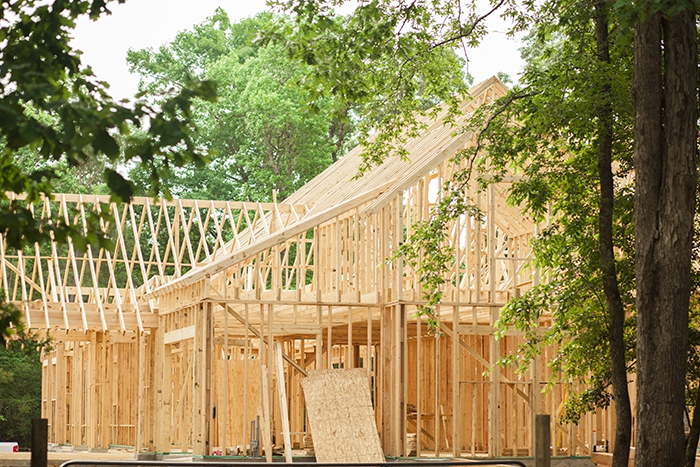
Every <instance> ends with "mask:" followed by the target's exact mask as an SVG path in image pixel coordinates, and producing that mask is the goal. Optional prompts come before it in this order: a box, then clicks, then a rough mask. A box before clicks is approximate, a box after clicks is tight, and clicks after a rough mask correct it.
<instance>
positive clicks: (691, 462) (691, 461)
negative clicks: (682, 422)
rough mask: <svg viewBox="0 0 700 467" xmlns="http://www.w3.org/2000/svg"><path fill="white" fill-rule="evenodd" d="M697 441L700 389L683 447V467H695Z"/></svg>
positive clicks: (698, 438)
mask: <svg viewBox="0 0 700 467" xmlns="http://www.w3.org/2000/svg"><path fill="white" fill-rule="evenodd" d="M698 440H700V388H698V391H697V394H696V395H695V406H694V408H693V421H692V422H691V425H690V433H688V440H687V442H686V445H685V467H695V458H696V457H697V455H698V453H697V449H698Z"/></svg>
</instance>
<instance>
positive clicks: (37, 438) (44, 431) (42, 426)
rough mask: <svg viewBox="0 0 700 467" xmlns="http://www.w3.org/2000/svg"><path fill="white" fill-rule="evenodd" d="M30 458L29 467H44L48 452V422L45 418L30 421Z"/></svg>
mask: <svg viewBox="0 0 700 467" xmlns="http://www.w3.org/2000/svg"><path fill="white" fill-rule="evenodd" d="M31 450H32V458H31V461H30V466H31V467H46V465H47V463H48V451H49V421H48V420H47V419H45V418H35V419H32V444H31Z"/></svg>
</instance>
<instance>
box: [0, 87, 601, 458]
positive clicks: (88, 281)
mask: <svg viewBox="0 0 700 467" xmlns="http://www.w3.org/2000/svg"><path fill="white" fill-rule="evenodd" d="M505 91H506V89H505V87H504V86H503V85H502V84H501V83H500V81H498V80H497V79H495V78H492V79H490V80H487V81H485V82H483V83H481V84H479V85H477V86H475V87H474V88H472V90H471V95H472V96H473V100H470V101H467V102H465V104H464V112H465V114H466V115H467V116H468V115H469V114H470V113H471V112H473V110H474V109H475V108H477V107H478V106H479V105H481V104H483V103H488V102H491V101H492V100H494V99H495V98H497V97H499V96H501V95H503V94H504V93H505ZM441 119H442V116H440V117H439V118H438V119H437V120H436V121H432V122H431V121H428V122H426V129H425V130H424V131H423V132H422V134H421V135H420V136H419V137H417V138H414V139H412V140H410V141H409V142H408V144H407V148H408V149H409V152H410V156H409V159H410V161H407V160H399V159H394V160H390V161H387V162H386V163H385V164H383V165H382V166H380V167H377V168H375V169H374V170H372V171H370V172H369V173H367V174H366V175H365V176H363V177H361V178H358V179H354V178H353V176H354V175H355V174H356V171H357V168H358V166H359V163H360V158H359V150H354V151H352V152H351V153H350V154H349V155H347V156H346V157H344V158H343V159H341V160H340V161H339V162H338V163H336V164H334V165H333V166H332V167H331V168H329V169H328V170H326V171H325V172H324V173H322V174H321V175H319V176H318V177H316V178H315V179H314V180H312V181H311V182H310V183H309V184H308V185H306V186H305V187H304V188H302V189H301V190H300V191H299V192H297V193H296V194H294V195H293V196H292V197H290V198H289V199H288V200H286V201H285V202H283V203H242V202H225V201H195V200H173V201H164V200H159V201H153V200H151V199H146V198H136V199H134V200H133V202H132V203H131V204H125V205H117V204H114V203H109V200H108V199H107V198H104V197H98V196H85V195H56V197H55V199H54V200H51V201H49V200H44V201H43V202H42V203H40V204H37V205H35V206H32V208H33V209H34V212H35V216H37V217H39V216H41V217H42V218H49V217H53V218H57V217H58V218H60V219H63V220H64V221H66V222H71V223H76V224H79V225H84V224H85V222H86V219H87V217H86V213H89V212H94V211H97V210H109V211H110V212H111V213H112V216H113V221H112V222H103V224H102V227H103V229H104V231H105V232H108V233H110V234H111V235H113V238H116V242H115V247H114V249H113V250H111V251H107V250H103V249H100V250H96V249H88V250H87V251H77V249H76V248H75V247H74V246H73V245H72V244H71V243H68V244H67V245H58V244H56V243H55V242H54V243H53V244H51V245H48V246H40V245H35V246H33V247H32V248H28V249H26V250H25V251H9V250H8V249H6V247H5V244H4V239H3V238H2V237H0V265H1V266H0V276H1V277H0V279H1V281H2V287H3V289H4V293H5V294H6V296H5V298H6V299H7V300H10V301H13V302H15V303H17V304H18V305H19V306H20V307H21V308H22V310H23V311H24V314H25V321H26V324H27V325H28V327H29V328H31V329H33V330H39V331H41V332H46V331H48V332H49V333H50V335H51V336H52V337H53V338H54V340H55V344H54V350H53V351H51V352H48V353H46V354H45V355H44V357H43V365H44V377H43V391H42V393H43V401H42V412H43V416H45V417H46V418H48V419H49V437H50V441H51V442H54V443H59V444H66V443H70V444H72V445H74V446H87V447H90V448H107V447H109V446H114V445H128V446H135V447H136V449H137V450H138V451H155V452H163V453H167V452H180V451H188V452H193V453H194V454H196V455H207V454H210V453H211V452H212V449H213V448H215V447H220V448H221V447H233V446H245V445H246V444H248V440H249V438H250V422H251V420H254V419H255V417H256V416H257V415H263V419H264V421H265V422H266V423H265V424H264V430H263V431H264V436H263V441H264V443H265V444H266V445H267V444H269V441H268V440H267V439H268V438H267V436H266V435H267V434H268V433H269V434H270V435H271V437H272V439H273V440H274V443H275V444H276V445H278V446H280V445H282V439H283V438H286V437H287V436H288V437H289V439H290V443H291V445H292V447H304V445H305V444H307V445H308V443H309V439H308V437H307V436H306V435H307V434H308V433H307V424H306V421H305V411H304V400H303V394H302V392H301V386H300V384H299V380H300V378H303V377H304V375H305V374H306V373H307V371H308V370H309V369H315V368H364V369H366V371H367V374H368V375H369V376H370V378H371V379H370V381H371V384H372V394H373V399H374V406H375V410H376V420H377V426H378V429H379V433H380V437H381V441H382V445H383V448H384V451H385V454H386V455H393V456H405V455H407V453H408V451H409V449H413V450H414V451H416V454H417V455H425V454H432V455H452V456H475V455H489V456H523V455H528V456H532V455H533V454H534V451H533V446H534V443H533V432H534V414H537V413H549V414H552V415H553V417H552V420H553V425H552V433H551V434H552V437H551V439H552V445H553V449H554V452H553V454H555V455H562V454H564V455H586V454H589V453H590V452H591V444H592V436H593V435H592V434H593V431H594V430H596V431H597V439H598V441H599V442H600V441H601V440H603V439H606V440H609V442H610V443H612V440H613V437H612V427H613V426H614V420H613V417H614V414H613V413H612V411H610V410H608V411H601V412H599V413H597V414H590V415H588V416H586V417H584V419H583V420H582V421H581V422H580V423H579V425H577V426H575V425H560V424H559V423H557V417H558V415H559V414H560V413H561V410H562V405H563V401H564V400H565V398H566V394H567V391H568V390H569V388H568V387H567V385H565V384H564V383H559V382H555V383H554V384H552V386H551V388H550V390H549V391H548V392H543V391H542V389H543V388H544V387H545V385H546V384H547V381H549V380H550V377H551V374H550V372H549V370H548V367H547V365H546V363H547V361H549V359H551V358H552V357H553V353H554V352H555V349H549V350H547V351H546V352H545V353H544V354H543V355H542V356H541V358H540V359H539V360H538V361H536V362H534V363H533V364H532V366H531V368H530V369H529V371H528V372H526V373H524V374H515V373H514V371H513V370H512V369H510V368H501V367H498V366H495V367H493V370H492V371H490V372H487V371H486V370H487V369H488V368H490V367H491V366H492V365H494V364H495V363H496V361H497V360H498V358H499V357H501V356H504V355H506V354H507V353H509V352H511V351H513V350H514V349H515V348H516V346H517V345H518V343H519V342H521V339H522V338H521V337H520V336H519V335H518V334H517V333H515V332H512V333H508V334H507V335H506V336H504V337H503V338H501V339H500V340H496V338H495V337H494V335H493V334H494V324H495V322H496V320H497V319H498V317H499V310H500V309H501V307H502V306H503V305H504V304H505V303H506V302H507V301H508V300H509V299H510V298H511V297H514V296H518V295H520V294H522V293H524V292H526V291H527V290H528V289H529V288H530V287H532V286H533V285H536V284H537V283H538V281H539V280H540V278H539V275H538V271H536V270H535V269H533V268H532V267H531V265H530V263H529V259H530V243H531V240H532V238H533V236H534V235H535V234H536V232H537V229H538V226H537V225H535V224H533V223H532V222H531V221H530V220H529V219H527V218H526V217H525V216H523V215H522V213H521V212H520V210H519V209H518V208H517V207H512V206H509V205H508V204H507V203H506V201H505V197H504V194H503V193H504V189H505V188H506V186H507V181H502V182H500V183H497V184H492V185H490V186H489V187H488V188H487V189H486V190H482V191H477V190H475V189H473V190H472V191H473V192H472V193H471V195H472V196H473V199H474V200H475V202H476V204H477V206H478V207H479V208H480V209H481V211H482V212H483V218H482V219H480V220H477V219H475V218H469V217H465V218H462V219H460V220H458V221H457V222H456V223H455V224H454V225H453V226H452V231H451V243H452V247H453V248H454V255H455V259H454V269H453V270H452V271H451V273H450V277H449V278H447V282H446V284H445V286H444V290H443V292H444V295H443V301H442V303H441V305H440V306H439V308H438V312H439V316H440V329H441V331H442V332H441V334H439V335H437V336H436V335H431V334H429V333H428V329H427V325H426V322H425V321H424V320H422V319H420V318H416V315H415V313H416V308H417V306H418V305H420V304H421V303H423V302H422V301H421V291H420V277H419V275H418V274H417V273H416V271H415V270H413V269H412V268H411V267H409V266H408V265H406V264H404V263H403V261H402V259H401V258H395V259H388V258H391V257H392V254H393V252H394V249H395V247H396V245H398V244H400V243H401V242H402V241H403V240H404V239H405V236H406V235H407V234H408V233H410V232H411V230H412V228H413V226H414V225H415V223H416V222H419V221H421V220H426V219H429V216H430V209H431V206H433V205H434V204H435V203H436V202H437V201H438V198H439V196H440V187H441V186H442V185H443V183H444V182H445V181H446V180H448V179H449V178H450V175H451V174H452V173H453V171H454V170H456V167H455V166H454V164H452V163H451V162H450V158H451V156H452V155H453V154H454V153H455V152H456V151H458V150H460V149H463V148H464V147H465V146H466V145H469V144H471V140H472V138H473V135H472V134H471V133H462V134H459V135H457V136H455V135H454V134H453V132H454V130H453V129H452V128H449V127H445V126H444V125H443V124H442V120H441ZM541 324H542V326H543V327H546V326H548V324H549V323H548V319H547V318H546V317H545V318H544V319H543V320H542V322H541ZM276 354H278V355H279V356H280V357H281V358H279V357H276ZM282 385H283V387H284V388H285V389H286V392H285V396H284V397H280V396H279V394H280V392H278V391H277V389H280V388H281V387H282ZM283 414H287V416H284V415H283ZM411 433H413V434H415V435H410V434H411ZM414 439H415V440H416V442H415V445H413V446H412V447H410V446H409V445H412V444H413V443H412V441H413V440H414ZM610 447H611V448H612V447H613V446H610Z"/></svg>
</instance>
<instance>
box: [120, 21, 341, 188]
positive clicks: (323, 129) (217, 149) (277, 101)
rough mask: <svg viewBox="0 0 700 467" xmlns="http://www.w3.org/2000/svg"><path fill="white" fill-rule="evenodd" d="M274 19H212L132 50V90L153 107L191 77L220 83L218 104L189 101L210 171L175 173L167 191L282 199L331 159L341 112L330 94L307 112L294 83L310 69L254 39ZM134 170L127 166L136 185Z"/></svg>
mask: <svg viewBox="0 0 700 467" xmlns="http://www.w3.org/2000/svg"><path fill="white" fill-rule="evenodd" d="M271 21H272V17H271V16H270V15H269V14H266V13H263V14H259V15H258V16H256V17H254V18H250V19H245V20H242V21H240V22H238V23H231V22H230V20H229V18H228V16H227V15H226V13H225V12H224V11H223V10H221V9H217V10H216V11H215V12H214V15H213V16H212V17H210V18H208V19H207V20H206V21H205V22H204V23H202V24H199V25H196V26H194V28H193V29H192V30H189V31H183V32H181V33H179V34H178V35H177V37H176V38H175V39H174V40H173V41H172V42H171V43H169V44H165V45H163V46H161V47H160V48H159V49H158V50H157V51H156V50H153V49H144V50H139V51H130V52H129V54H128V62H129V64H130V67H131V70H132V72H137V73H139V74H140V75H141V83H140V89H141V91H142V92H143V93H144V95H146V96H148V97H149V98H150V99H152V100H153V101H154V102H156V103H158V102H160V101H162V99H164V98H167V97H168V96H170V95H171V94H172V93H175V92H178V91H177V90H178V89H180V88H181V87H182V86H184V85H185V84H186V83H187V82H189V81H190V80H192V79H194V78H197V79H209V80H212V81H214V82H216V83H217V84H218V90H219V99H218V101H217V102H216V103H210V102H206V101H202V100H200V101H197V102H196V104H195V110H194V113H195V115H196V121H197V123H198V127H199V132H198V133H197V137H196V141H197V143H198V144H199V145H201V146H202V147H206V148H208V149H210V150H211V151H212V153H214V154H216V155H215V156H213V157H212V161H211V164H210V165H209V166H208V167H205V168H200V167H193V166H190V167H187V168H184V169H180V170H177V171H173V172H172V173H171V174H170V177H169V178H168V179H167V182H166V183H167V184H168V186H169V188H170V189H171V191H173V192H174V193H177V194H178V195H180V196H188V197H194V198H202V199H233V200H249V201H269V200H270V199H271V197H272V191H273V190H276V192H277V197H278V199H280V200H281V199H284V198H286V197H287V196H289V195H290V194H292V193H293V192H294V191H296V190H297V189H298V188H299V187H301V186H302V185H304V184H305V183H306V182H307V181H308V180H310V179H311V178H313V177H314V176H315V175H317V174H318V173H320V172H321V171H322V170H323V169H325V168H326V167H328V166H329V165H330V164H331V163H332V162H333V161H335V160H337V158H338V157H340V156H341V155H342V153H343V152H344V151H345V148H346V146H347V143H348V141H349V139H350V138H349V137H350V134H351V132H352V123H351V122H350V120H349V117H348V115H347V109H346V108H343V107H342V106H339V105H338V104H337V101H336V100H335V99H333V98H326V99H322V100H320V101H318V102H316V104H315V108H314V109H310V108H309V107H308V106H307V103H308V101H309V100H310V96H309V93H308V92H307V91H306V90H305V89H304V88H303V87H302V86H300V85H299V82H300V81H301V79H302V78H303V77H304V76H306V75H307V74H309V73H310V72H311V67H310V66H308V65H303V64H301V63H299V62H297V61H292V60H289V58H288V57H287V55H286V53H284V51H283V50H282V48H281V47H280V46H278V45H267V46H261V45H260V44H258V43H255V42H253V40H254V39H255V38H256V35H257V34H258V33H259V31H260V30H261V29H263V28H265V27H267V25H269V24H270V23H271ZM142 173H143V172H142V171H140V170H139V169H136V170H133V171H132V172H131V174H130V175H131V176H132V177H133V178H134V179H135V180H140V179H141V178H142Z"/></svg>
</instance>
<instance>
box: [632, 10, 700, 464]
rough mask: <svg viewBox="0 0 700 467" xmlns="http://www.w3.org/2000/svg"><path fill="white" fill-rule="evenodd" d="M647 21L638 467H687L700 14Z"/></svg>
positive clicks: (638, 72) (639, 140) (640, 51)
mask: <svg viewBox="0 0 700 467" xmlns="http://www.w3.org/2000/svg"><path fill="white" fill-rule="evenodd" d="M643 19H644V21H640V22H639V23H637V25H636V26H635V38H634V62H635V63H634V85H633V90H632V94H633V100H634V107H635V108H634V110H635V129H634V137H635V145H634V153H635V154H634V167H635V178H636V182H635V183H636V188H635V206H634V211H635V237H636V269H635V270H636V280H637V393H638V399H637V436H636V443H635V445H636V453H635V465H636V467H649V466H657V465H664V466H681V465H683V461H684V452H685V437H684V430H683V410H684V405H685V397H684V395H685V394H684V391H685V385H684V379H685V366H686V351H687V349H686V346H687V337H688V306H689V296H690V257H691V243H692V232H693V214H694V212H695V208H694V205H695V189H696V177H697V168H696V163H695V155H696V140H697V96H696V84H697V75H696V74H697V53H696V31H695V11H694V10H693V11H683V12H680V13H677V14H675V16H673V17H672V18H670V19H664V20H663V21H662V14H661V13H654V14H651V15H649V14H647V15H646V16H644V18H643ZM662 23H663V33H664V37H663V39H664V41H663V50H664V56H663V57H662V53H661V50H662V49H661V44H662V43H661V39H662V38H661V32H662ZM662 59H663V60H664V63H663V64H662ZM662 65H663V66H662ZM662 69H663V70H665V75H664V76H663V79H664V85H663V86H662Z"/></svg>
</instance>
